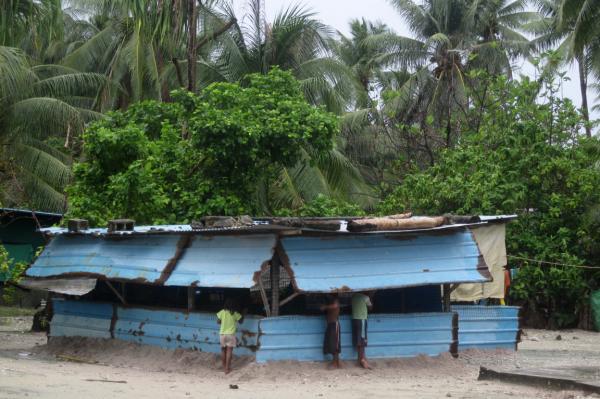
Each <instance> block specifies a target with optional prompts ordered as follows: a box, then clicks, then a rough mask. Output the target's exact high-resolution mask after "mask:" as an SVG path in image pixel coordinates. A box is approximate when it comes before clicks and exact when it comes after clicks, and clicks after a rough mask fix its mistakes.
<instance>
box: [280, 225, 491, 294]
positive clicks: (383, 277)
mask: <svg viewBox="0 0 600 399" xmlns="http://www.w3.org/2000/svg"><path fill="white" fill-rule="evenodd" d="M281 242H282V246H283V249H284V251H285V255H287V259H284V263H286V266H287V267H288V268H289V269H291V270H290V273H291V275H292V276H293V279H294V284H295V287H296V288H297V289H298V290H300V291H306V292H331V291H360V290H369V289H384V288H397V287H408V286H416V285H428V284H447V283H464V282H484V281H489V280H490V274H489V271H488V268H487V266H486V264H485V262H484V260H483V256H481V254H480V252H479V249H478V248H477V244H476V242H475V240H474V239H473V236H472V235H471V232H470V231H469V230H468V229H465V228H463V229H460V230H448V231H445V232H437V234H427V235H425V234H412V235H406V234H405V235H396V236H390V235H347V236H329V237H305V236H300V237H284V238H282V240H281Z"/></svg>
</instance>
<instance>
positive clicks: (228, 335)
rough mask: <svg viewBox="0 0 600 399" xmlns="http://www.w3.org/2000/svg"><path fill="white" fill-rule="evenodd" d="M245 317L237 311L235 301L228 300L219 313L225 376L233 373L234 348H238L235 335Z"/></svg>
mask: <svg viewBox="0 0 600 399" xmlns="http://www.w3.org/2000/svg"><path fill="white" fill-rule="evenodd" d="M243 322H244V316H243V315H241V314H240V313H238V312H236V311H235V304H234V302H233V300H231V299H230V298H227V299H226V300H225V304H224V305H223V309H222V310H220V311H219V313H217V323H218V324H220V325H221V328H220V329H219V335H220V336H219V341H220V343H221V362H222V364H223V370H224V371H225V374H229V373H230V372H231V359H232V358H233V348H235V347H236V346H237V339H236V337H235V333H236V332H237V323H243Z"/></svg>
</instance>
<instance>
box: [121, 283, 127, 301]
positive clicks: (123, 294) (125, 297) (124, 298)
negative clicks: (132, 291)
mask: <svg viewBox="0 0 600 399" xmlns="http://www.w3.org/2000/svg"><path fill="white" fill-rule="evenodd" d="M126 293H127V289H126V288H125V283H121V296H122V297H123V300H124V301H127V295H126Z"/></svg>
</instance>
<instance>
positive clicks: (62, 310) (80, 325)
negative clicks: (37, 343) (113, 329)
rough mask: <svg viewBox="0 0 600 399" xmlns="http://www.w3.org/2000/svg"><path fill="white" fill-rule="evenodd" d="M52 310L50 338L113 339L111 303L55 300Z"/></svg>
mask: <svg viewBox="0 0 600 399" xmlns="http://www.w3.org/2000/svg"><path fill="white" fill-rule="evenodd" d="M52 310H53V316H52V320H51V322H50V333H49V334H48V335H49V336H50V337H91V338H110V337H111V334H110V325H111V319H112V316H113V306H112V305H111V304H109V303H94V302H83V301H63V300H60V299H54V300H53V302H52Z"/></svg>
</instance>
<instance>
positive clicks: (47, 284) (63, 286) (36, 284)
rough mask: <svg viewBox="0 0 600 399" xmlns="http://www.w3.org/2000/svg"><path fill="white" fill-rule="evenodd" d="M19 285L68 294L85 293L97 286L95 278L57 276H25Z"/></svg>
mask: <svg viewBox="0 0 600 399" xmlns="http://www.w3.org/2000/svg"><path fill="white" fill-rule="evenodd" d="M19 285H20V286H21V287H24V288H28V289H36V290H44V291H52V292H58V293H59V294H67V295H77V296H79V295H85V294H87V293H88V292H90V291H91V290H93V289H94V288H95V287H96V279H95V278H78V277H73V278H56V279H33V278H24V279H23V280H21V281H20V282H19Z"/></svg>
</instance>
